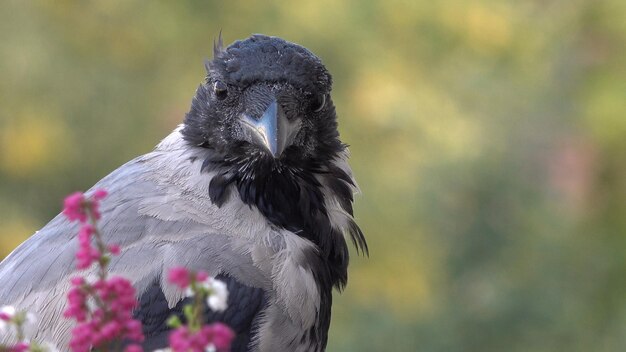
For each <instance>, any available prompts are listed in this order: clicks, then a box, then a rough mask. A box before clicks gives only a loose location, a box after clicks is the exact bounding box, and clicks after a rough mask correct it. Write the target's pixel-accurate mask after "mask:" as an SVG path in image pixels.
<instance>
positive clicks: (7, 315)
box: [0, 306, 15, 333]
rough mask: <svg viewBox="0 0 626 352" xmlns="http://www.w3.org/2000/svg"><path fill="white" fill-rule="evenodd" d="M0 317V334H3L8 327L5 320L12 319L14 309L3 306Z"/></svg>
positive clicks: (0, 309)
mask: <svg viewBox="0 0 626 352" xmlns="http://www.w3.org/2000/svg"><path fill="white" fill-rule="evenodd" d="M0 315H1V316H2V317H3V318H4V319H0V333H5V332H6V331H7V328H8V327H9V326H10V325H9V323H8V322H7V320H11V319H13V316H15V307H13V306H3V307H2V308H0ZM5 319H6V320H5Z"/></svg>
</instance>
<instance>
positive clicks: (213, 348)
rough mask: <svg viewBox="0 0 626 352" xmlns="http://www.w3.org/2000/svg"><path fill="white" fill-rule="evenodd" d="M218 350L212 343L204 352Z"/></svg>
mask: <svg viewBox="0 0 626 352" xmlns="http://www.w3.org/2000/svg"><path fill="white" fill-rule="evenodd" d="M216 351H217V349H216V348H215V345H214V344H212V343H210V344H208V345H207V346H206V348H205V349H204V352H216Z"/></svg>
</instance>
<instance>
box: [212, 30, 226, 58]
mask: <svg viewBox="0 0 626 352" xmlns="http://www.w3.org/2000/svg"><path fill="white" fill-rule="evenodd" d="M223 51H224V42H223V41H222V30H221V29H220V34H219V35H218V37H217V42H216V41H215V40H213V58H216V57H218V56H220V55H221V54H222V52H223Z"/></svg>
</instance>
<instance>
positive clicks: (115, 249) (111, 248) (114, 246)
mask: <svg viewBox="0 0 626 352" xmlns="http://www.w3.org/2000/svg"><path fill="white" fill-rule="evenodd" d="M120 251H121V249H120V246H119V245H117V244H112V245H110V246H109V252H111V254H113V255H118V254H120Z"/></svg>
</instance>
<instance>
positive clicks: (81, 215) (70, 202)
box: [63, 192, 87, 222]
mask: <svg viewBox="0 0 626 352" xmlns="http://www.w3.org/2000/svg"><path fill="white" fill-rule="evenodd" d="M84 202H85V196H84V194H82V193H81V192H75V193H72V194H70V195H69V196H67V197H65V200H64V201H63V214H64V215H65V216H66V217H67V218H68V219H69V220H70V221H76V220H78V221H80V222H85V221H87V213H86V212H85V210H84V209H83V204H84Z"/></svg>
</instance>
